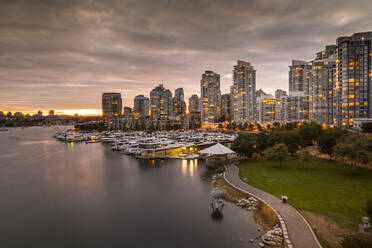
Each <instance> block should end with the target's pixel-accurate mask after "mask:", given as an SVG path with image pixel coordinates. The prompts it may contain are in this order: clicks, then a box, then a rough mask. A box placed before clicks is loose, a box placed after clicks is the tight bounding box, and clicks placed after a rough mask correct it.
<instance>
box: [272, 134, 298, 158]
mask: <svg viewBox="0 0 372 248" xmlns="http://www.w3.org/2000/svg"><path fill="white" fill-rule="evenodd" d="M279 143H284V144H286V145H287V147H288V151H289V152H290V153H292V154H294V153H296V152H297V150H298V149H300V147H304V146H305V144H304V141H303V139H302V136H301V135H300V134H299V133H298V132H296V130H291V131H276V132H273V134H272V135H271V136H270V141H269V146H273V145H275V144H279Z"/></svg>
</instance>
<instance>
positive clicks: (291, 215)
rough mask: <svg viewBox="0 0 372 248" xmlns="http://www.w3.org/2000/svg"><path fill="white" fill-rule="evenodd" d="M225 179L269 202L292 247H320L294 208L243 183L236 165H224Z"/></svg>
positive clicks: (309, 228)
mask: <svg viewBox="0 0 372 248" xmlns="http://www.w3.org/2000/svg"><path fill="white" fill-rule="evenodd" d="M225 179H226V181H227V182H228V183H229V184H231V185H232V186H234V187H235V188H238V189H240V190H242V191H245V192H246V193H248V194H252V195H254V196H256V197H257V198H260V199H262V200H264V201H265V202H266V203H268V204H270V205H271V207H273V208H274V209H275V210H276V211H277V212H278V213H279V214H280V216H281V217H282V218H283V220H284V222H285V225H286V226H287V229H288V233H289V237H290V240H291V243H292V245H293V247H295V248H319V247H321V245H320V244H319V242H318V240H317V239H316V237H315V235H314V233H313V231H312V229H311V227H310V226H309V224H308V223H307V222H306V220H305V219H304V218H303V217H302V216H301V215H300V214H299V213H298V212H297V210H296V209H294V208H293V207H292V206H290V205H288V204H284V203H282V201H281V200H280V199H278V198H277V197H275V196H273V195H271V194H269V193H266V192H264V191H262V190H260V189H257V188H255V187H252V186H250V185H248V184H246V183H244V182H243V181H242V180H240V178H239V168H238V167H237V166H236V165H228V166H226V173H225ZM283 195H285V192H283ZM289 200H290V199H289Z"/></svg>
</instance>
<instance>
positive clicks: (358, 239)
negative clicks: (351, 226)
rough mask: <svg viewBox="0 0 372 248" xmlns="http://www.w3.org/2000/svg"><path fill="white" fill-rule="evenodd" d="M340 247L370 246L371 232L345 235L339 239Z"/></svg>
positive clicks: (359, 247)
mask: <svg viewBox="0 0 372 248" xmlns="http://www.w3.org/2000/svg"><path fill="white" fill-rule="evenodd" d="M341 246H342V248H366V247H372V234H370V233H357V234H352V235H347V236H346V237H345V238H344V239H343V240H342V241H341Z"/></svg>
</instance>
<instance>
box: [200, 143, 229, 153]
mask: <svg viewBox="0 0 372 248" xmlns="http://www.w3.org/2000/svg"><path fill="white" fill-rule="evenodd" d="M199 153H200V154H205V155H207V156H215V155H217V156H218V155H229V154H235V152H234V151H233V150H231V149H230V148H227V147H226V146H224V145H221V144H220V143H217V144H215V145H214V146H211V147H208V148H206V149H204V150H201V151H199Z"/></svg>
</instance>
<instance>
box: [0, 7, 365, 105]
mask: <svg viewBox="0 0 372 248" xmlns="http://www.w3.org/2000/svg"><path fill="white" fill-rule="evenodd" d="M371 13H372V1H371V0H353V1H351V0H311V1H309V0H308V1H303V0H293V1H291V0H253V1H252V0H242V1H238V0H226V1H217V0H214V1H212V0H211V1H197V0H185V1H181V0H174V1H170V0H168V1H166V0H164V1H163V0H147V1H146V0H133V1H132V0H102V1H98V0H81V1H68V0H23V1H20V0H9V1H7V0H0V110H2V111H8V110H12V111H34V110H38V109H42V110H44V109H45V110H47V109H99V108H100V107H101V94H102V93H103V92H120V93H121V94H122V97H123V100H124V105H127V106H132V105H133V97H134V96H135V95H138V94H145V95H149V92H150V90H151V89H152V88H154V87H155V86H156V85H157V84H159V83H162V82H163V83H164V85H165V87H167V88H170V89H171V90H172V91H173V90H174V89H176V88H178V87H183V88H184V90H185V94H186V97H189V96H191V94H198V95H199V94H200V78H201V74H202V73H203V71H204V70H213V71H215V72H217V73H219V74H220V75H221V88H222V92H223V93H225V92H226V93H227V92H228V91H229V87H230V85H231V84H232V78H231V73H232V68H233V65H234V64H235V63H236V60H237V59H241V60H245V61H248V62H251V63H252V64H253V66H254V67H255V68H256V70H257V89H258V88H262V89H264V90H265V91H268V92H269V93H272V92H274V90H275V89H277V88H282V89H287V87H288V66H289V65H290V63H291V60H292V59H304V60H311V59H312V58H313V57H314V54H315V53H316V52H317V51H320V50H322V49H323V48H324V46H325V45H326V44H332V43H335V40H336V38H337V37H338V36H345V35H351V34H352V33H355V32H362V31H371V30H372V21H371Z"/></svg>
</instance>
